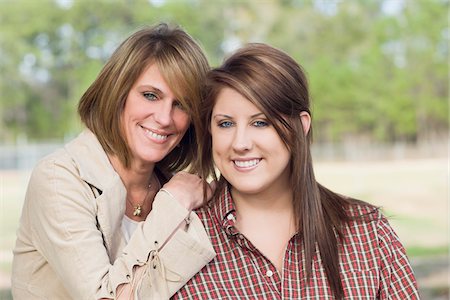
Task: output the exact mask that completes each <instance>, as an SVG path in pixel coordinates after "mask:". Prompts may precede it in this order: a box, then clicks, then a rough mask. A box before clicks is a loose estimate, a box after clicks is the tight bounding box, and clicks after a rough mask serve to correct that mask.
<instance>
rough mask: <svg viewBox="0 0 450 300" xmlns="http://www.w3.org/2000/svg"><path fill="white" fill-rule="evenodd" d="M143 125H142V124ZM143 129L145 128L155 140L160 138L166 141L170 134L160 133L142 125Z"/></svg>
mask: <svg viewBox="0 0 450 300" xmlns="http://www.w3.org/2000/svg"><path fill="white" fill-rule="evenodd" d="M141 127H142V126H141ZM142 129H144V131H145V132H146V133H147V134H148V135H149V136H150V137H152V138H154V139H155V140H159V141H165V140H167V137H168V136H169V135H162V134H158V133H156V132H154V131H151V130H150V129H147V128H144V127H142Z"/></svg>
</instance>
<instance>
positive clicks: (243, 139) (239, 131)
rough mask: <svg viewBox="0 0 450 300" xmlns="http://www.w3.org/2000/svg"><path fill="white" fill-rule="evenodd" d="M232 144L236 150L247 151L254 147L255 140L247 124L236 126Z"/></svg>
mask: <svg viewBox="0 0 450 300" xmlns="http://www.w3.org/2000/svg"><path fill="white" fill-rule="evenodd" d="M232 146H233V149H234V150H235V151H236V152H245V151H248V150H251V149H252V146H253V141H252V138H251V134H250V133H249V130H248V129H247V128H246V127H245V126H241V127H239V126H238V127H237V128H236V130H235V132H234V137H233V145H232Z"/></svg>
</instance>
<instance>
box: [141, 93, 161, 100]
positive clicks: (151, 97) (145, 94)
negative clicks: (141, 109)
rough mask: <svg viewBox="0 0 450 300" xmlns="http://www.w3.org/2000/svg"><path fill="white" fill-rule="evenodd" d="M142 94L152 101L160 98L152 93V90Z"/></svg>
mask: <svg viewBox="0 0 450 300" xmlns="http://www.w3.org/2000/svg"><path fill="white" fill-rule="evenodd" d="M142 95H143V96H144V97H145V98H147V100H150V101H156V100H158V95H156V94H155V93H152V92H144V93H142Z"/></svg>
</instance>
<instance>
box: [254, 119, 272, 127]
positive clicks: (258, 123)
mask: <svg viewBox="0 0 450 300" xmlns="http://www.w3.org/2000/svg"><path fill="white" fill-rule="evenodd" d="M253 126H255V127H267V126H269V123H268V122H266V121H261V120H259V121H255V122H253Z"/></svg>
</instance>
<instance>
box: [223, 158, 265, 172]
mask: <svg viewBox="0 0 450 300" xmlns="http://www.w3.org/2000/svg"><path fill="white" fill-rule="evenodd" d="M261 160H262V158H260V157H258V158H256V157H252V158H245V159H244V158H236V159H232V160H231V161H232V163H233V165H234V167H235V169H236V170H238V171H241V172H247V171H252V170H254V169H256V168H257V167H258V165H259V163H260V162H261Z"/></svg>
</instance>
